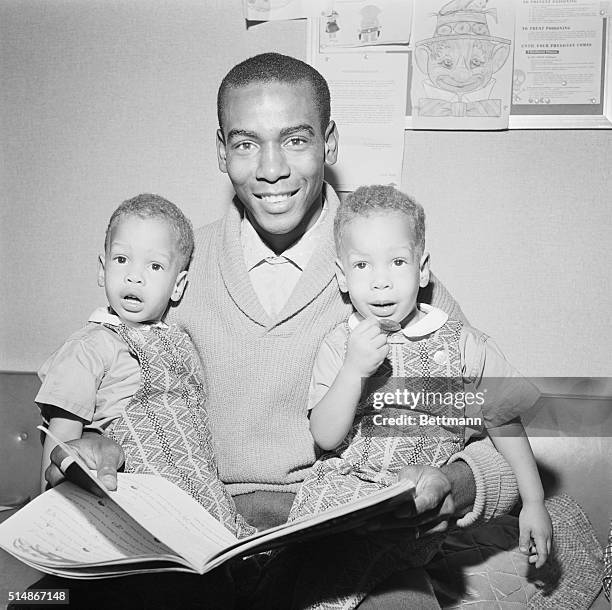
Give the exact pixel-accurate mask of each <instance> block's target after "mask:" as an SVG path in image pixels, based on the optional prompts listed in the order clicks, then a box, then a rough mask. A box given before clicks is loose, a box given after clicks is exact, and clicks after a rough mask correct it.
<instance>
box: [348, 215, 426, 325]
mask: <svg viewBox="0 0 612 610" xmlns="http://www.w3.org/2000/svg"><path fill="white" fill-rule="evenodd" d="M413 253H414V234H413V231H412V227H411V225H410V221H409V219H408V217H407V216H406V215H405V214H404V213H403V212H395V211H392V212H382V213H379V214H375V215H372V216H367V217H357V218H355V219H353V220H351V221H350V222H349V223H348V224H347V225H346V226H345V227H344V233H343V238H342V251H341V252H340V253H339V260H338V271H337V277H338V283H339V285H340V290H342V291H343V292H347V291H348V293H349V296H350V297H351V302H352V303H353V307H354V308H355V309H356V310H357V311H358V312H359V313H360V314H361V315H362V316H363V317H364V318H368V317H372V316H375V317H377V318H381V319H382V318H388V319H390V320H394V321H396V322H399V323H400V324H406V323H407V322H408V321H409V320H410V318H411V317H412V316H413V315H414V314H415V313H416V302H417V294H418V292H419V287H421V286H426V285H427V283H428V282H429V255H428V254H427V253H424V254H423V256H422V257H421V258H420V260H419V259H417V260H415V257H414V255H413Z"/></svg>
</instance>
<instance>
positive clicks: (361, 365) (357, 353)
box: [344, 318, 389, 378]
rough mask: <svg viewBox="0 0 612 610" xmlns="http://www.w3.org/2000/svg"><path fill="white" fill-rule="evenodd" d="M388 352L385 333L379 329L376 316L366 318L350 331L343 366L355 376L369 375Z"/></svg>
mask: <svg viewBox="0 0 612 610" xmlns="http://www.w3.org/2000/svg"><path fill="white" fill-rule="evenodd" d="M388 353H389V346H388V345H387V333H385V332H383V331H382V330H381V328H380V325H379V324H378V320H377V319H376V318H366V319H365V320H362V321H361V322H360V323H359V324H358V325H357V326H355V328H354V329H353V330H352V331H351V335H350V337H349V340H348V345H347V348H346V359H345V361H344V367H345V368H347V369H351V370H352V371H353V372H354V373H355V375H356V376H357V377H361V378H363V377H370V375H372V374H373V373H374V372H375V371H376V369H378V367H379V366H380V365H381V364H382V363H383V360H384V359H385V358H386V357H387V354H388Z"/></svg>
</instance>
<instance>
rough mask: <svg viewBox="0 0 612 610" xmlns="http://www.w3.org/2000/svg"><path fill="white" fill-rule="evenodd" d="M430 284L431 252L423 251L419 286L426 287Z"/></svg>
mask: <svg viewBox="0 0 612 610" xmlns="http://www.w3.org/2000/svg"><path fill="white" fill-rule="evenodd" d="M427 284H429V252H423V256H421V263H420V265H419V286H420V287H421V288H425V286H427Z"/></svg>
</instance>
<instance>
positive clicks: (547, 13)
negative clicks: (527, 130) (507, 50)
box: [512, 0, 610, 116]
mask: <svg viewBox="0 0 612 610" xmlns="http://www.w3.org/2000/svg"><path fill="white" fill-rule="evenodd" d="M609 6H610V3H609V2H600V1H598V0H571V1H570V0H556V1H555V2H554V3H550V2H546V3H542V2H541V1H538V0H521V1H520V3H519V5H518V8H517V15H516V21H517V23H516V50H515V55H514V74H513V89H512V104H513V107H512V113H513V114H514V115H540V116H546V115H565V116H567V115H583V116H589V115H601V114H604V96H605V72H606V62H607V61H609V57H607V53H606V26H607V22H606V18H607V16H608V11H609ZM608 69H609V67H608Z"/></svg>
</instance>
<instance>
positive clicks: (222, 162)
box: [217, 128, 227, 174]
mask: <svg viewBox="0 0 612 610" xmlns="http://www.w3.org/2000/svg"><path fill="white" fill-rule="evenodd" d="M217 163H218V164H219V169H220V170H221V171H222V172H223V173H224V174H227V151H226V149H225V138H224V137H223V130H222V129H221V128H219V129H217Z"/></svg>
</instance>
